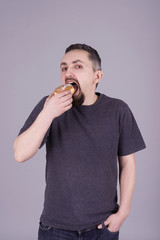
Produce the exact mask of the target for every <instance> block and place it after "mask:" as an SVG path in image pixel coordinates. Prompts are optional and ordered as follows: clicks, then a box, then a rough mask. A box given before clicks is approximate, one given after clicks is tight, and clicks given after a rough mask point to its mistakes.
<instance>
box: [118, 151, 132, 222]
mask: <svg viewBox="0 0 160 240" xmlns="http://www.w3.org/2000/svg"><path fill="white" fill-rule="evenodd" d="M135 178H136V169H135V158H134V154H131V155H130V156H126V159H125V157H123V160H121V161H120V208H119V211H118V213H119V214H120V215H122V216H124V218H126V217H127V216H128V215H129V212H130V207H131V201H132V197H133V192H134V187H135Z"/></svg>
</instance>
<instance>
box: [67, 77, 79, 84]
mask: <svg viewBox="0 0 160 240" xmlns="http://www.w3.org/2000/svg"><path fill="white" fill-rule="evenodd" d="M68 80H69V81H74V82H77V83H78V81H77V79H75V78H72V77H66V78H65V82H67V81H68Z"/></svg>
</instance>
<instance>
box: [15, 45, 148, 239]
mask: <svg viewBox="0 0 160 240" xmlns="http://www.w3.org/2000/svg"><path fill="white" fill-rule="evenodd" d="M60 66H61V81H62V84H65V83H70V82H72V83H73V82H74V86H75V93H74V94H73V96H72V94H71V93H70V91H65V92H62V93H59V94H56V95H53V94H51V95H50V96H49V97H44V98H43V99H42V100H41V101H40V102H39V103H38V104H37V106H36V107H35V108H34V110H33V111H32V113H31V114H30V116H29V118H28V119H27V121H26V123H25V124H24V126H23V128H22V129H21V131H20V133H19V136H18V137H17V139H16V140H15V143H14V151H15V159H16V160H17V161H18V162H24V161H26V160H27V159H30V158H31V157H33V156H34V154H35V153H36V152H37V151H38V149H39V148H41V147H42V146H43V145H44V144H45V143H46V151H47V155H46V158H47V162H46V190H45V201H44V209H43V212H42V215H41V218H40V226H39V234H38V235H39V236H38V239H39V240H46V239H50V240H51V239H53V240H62V239H68V240H71V239H75V240H76V239H77V240H78V239H83V240H87V239H89V240H104V239H105V240H107V239H110V240H111V239H112V240H117V239H119V230H120V228H121V226H122V224H123V222H124V220H125V219H126V218H127V216H128V215H129V212H130V206H131V199H132V195H133V190H134V185H135V155H134V153H135V152H137V151H139V150H141V149H144V148H145V143H144V141H143V138H142V136H141V133H140V131H139V129H138V126H137V124H136V121H135V119H134V116H133V114H132V112H131V110H130V109H129V107H128V106H127V104H126V103H124V102H123V101H121V100H118V99H114V98H111V97H108V96H105V95H104V94H101V93H98V92H95V91H96V87H97V85H98V83H99V82H100V80H101V78H102V70H101V59H100V57H99V55H98V53H97V51H96V50H94V49H93V48H92V47H90V46H87V45H85V44H74V45H71V46H70V47H68V48H67V49H66V52H65V55H64V57H63V58H62V61H61V64H60ZM117 159H118V161H119V170H120V171H119V173H120V174H119V175H120V176H119V178H120V206H119V205H118V204H117Z"/></svg>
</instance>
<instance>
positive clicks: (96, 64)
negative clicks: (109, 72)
mask: <svg viewBox="0 0 160 240" xmlns="http://www.w3.org/2000/svg"><path fill="white" fill-rule="evenodd" d="M76 49H79V50H84V51H87V52H88V53H89V55H88V58H89V60H91V61H92V65H93V70H94V71H97V70H101V59H100V56H99V54H98V52H97V51H96V50H95V49H94V48H92V47H90V46H88V45H86V44H81V43H76V44H72V45H70V46H69V47H68V48H66V51H65V53H67V52H69V51H72V50H76Z"/></svg>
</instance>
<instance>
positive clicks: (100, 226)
mask: <svg viewBox="0 0 160 240" xmlns="http://www.w3.org/2000/svg"><path fill="white" fill-rule="evenodd" d="M109 224H110V220H109V218H107V220H106V221H105V222H104V225H105V226H108V225H109ZM97 228H98V229H102V224H99V225H98V226H97Z"/></svg>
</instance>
